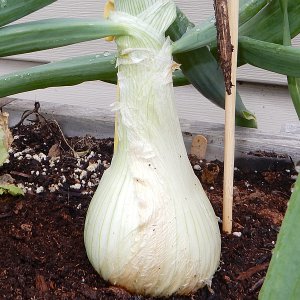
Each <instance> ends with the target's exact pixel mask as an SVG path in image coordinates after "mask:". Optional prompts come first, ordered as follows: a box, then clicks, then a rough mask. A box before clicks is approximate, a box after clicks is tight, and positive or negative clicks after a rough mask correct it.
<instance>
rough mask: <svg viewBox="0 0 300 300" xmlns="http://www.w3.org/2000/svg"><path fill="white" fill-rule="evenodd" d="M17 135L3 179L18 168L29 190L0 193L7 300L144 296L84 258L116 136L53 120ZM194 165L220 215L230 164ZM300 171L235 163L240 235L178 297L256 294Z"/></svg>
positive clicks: (0, 254)
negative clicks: (90, 212)
mask: <svg viewBox="0 0 300 300" xmlns="http://www.w3.org/2000/svg"><path fill="white" fill-rule="evenodd" d="M13 135H14V143H13V145H12V149H11V150H10V157H9V160H7V162H6V163H5V164H4V166H3V167H2V168H1V170H0V175H3V174H10V175H11V176H12V177H13V178H14V179H15V184H18V185H19V186H20V187H22V188H23V189H24V191H26V195H25V196H24V197H22V196H18V197H12V196H9V195H2V196H1V198H0V299H14V300H18V299H132V300H133V299H136V300H137V299H139V300H142V299H146V298H144V297H142V296H136V295H130V294H129V293H128V292H126V291H124V290H122V289H120V288H118V287H113V286H111V285H109V284H108V283H106V282H104V281H103V280H102V279H101V278H100V277H99V275H98V274H97V273H96V272H95V271H94V270H93V268H92V267H91V265H90V263H89V261H88V259H87V257H86V254H85V249H84V244H83V225H84V220H85V215H86V211H87V208H88V205H89V202H90V200H91V198H92V196H93V193H94V191H95V189H96V187H97V184H98V182H99V180H100V178H101V176H102V174H103V172H104V170H105V169H107V168H108V167H109V165H110V161H111V157H112V152H113V141H112V140H111V139H106V140H97V139H95V138H92V137H85V138H71V139H67V138H65V137H64V136H63V134H62V132H61V131H60V129H59V127H57V124H56V123H55V122H42V123H41V122H39V123H37V124H32V125H29V126H24V125H21V126H20V127H19V128H18V129H14V131H13ZM74 151H75V152H76V154H77V155H79V157H77V158H75V157H74ZM191 163H192V165H193V167H194V170H195V173H196V175H197V176H198V177H199V180H201V182H202V184H203V187H204V188H205V190H206V192H207V194H208V197H209V199H210V201H211V203H212V205H213V207H214V209H215V212H216V214H217V215H218V216H219V217H220V218H221V216H222V215H221V208H222V204H221V200H222V164H221V163H220V162H211V163H207V162H205V161H199V160H197V159H196V158H193V157H191ZM295 174H296V173H295V171H294V170H293V169H292V168H290V167H289V166H287V168H286V169H280V170H274V169H272V170H270V169H266V170H264V171H260V172H257V171H255V170H254V171H251V172H247V171H245V170H244V171H241V170H240V169H236V170H235V181H234V212H233V215H234V228H233V229H234V230H233V231H234V233H233V234H232V235H222V257H221V264H220V268H219V270H218V272H217V273H216V275H215V277H214V279H213V283H212V287H211V290H208V289H207V288H205V289H202V290H200V291H198V292H197V293H196V294H195V295H191V296H190V297H176V296H174V297H170V299H235V300H238V299H256V298H257V296H258V292H259V289H260V287H261V285H262V283H263V279H264V276H265V273H266V270H267V268H268V264H269V261H270V258H271V254H272V249H273V248H274V245H275V242H276V237H277V234H278V231H279V229H280V225H281V222H282V219H283V216H284V213H285V210H286V207H287V203H288V199H289V197H290V190H291V186H292V184H293V182H294V179H295Z"/></svg>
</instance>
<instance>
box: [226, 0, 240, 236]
mask: <svg viewBox="0 0 300 300" xmlns="http://www.w3.org/2000/svg"><path fill="white" fill-rule="evenodd" d="M227 3H228V17H229V28H230V35H231V44H232V45H233V53H232V60H231V83H232V85H233V86H232V87H231V94H230V95H228V93H227V92H226V96H225V146H224V147H225V149H224V182H223V231H224V232H226V233H231V232H232V204H233V175H234V149H235V137H234V135H235V101H236V70H237V52H238V51H237V50H238V17H239V0H228V2H227Z"/></svg>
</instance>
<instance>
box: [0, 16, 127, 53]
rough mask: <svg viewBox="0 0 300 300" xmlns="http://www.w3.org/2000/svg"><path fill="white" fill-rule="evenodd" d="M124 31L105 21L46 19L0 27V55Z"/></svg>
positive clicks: (41, 48) (119, 26)
mask: <svg viewBox="0 0 300 300" xmlns="http://www.w3.org/2000/svg"><path fill="white" fill-rule="evenodd" d="M124 34H128V30H127V27H126V26H122V25H121V24H116V23H114V22H111V21H108V20H100V21H99V20H95V19H48V20H42V21H34V22H28V23H23V24H17V25H10V26H6V27H3V28H0V57H4V56H9V55H15V54H21V53H28V52H33V51H39V50H45V49H51V48H56V47H61V46H66V45H71V44H75V43H79V42H84V41H90V40H95V39H100V38H103V37H106V36H110V35H114V36H119V35H124Z"/></svg>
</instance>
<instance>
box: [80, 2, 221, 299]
mask: <svg viewBox="0 0 300 300" xmlns="http://www.w3.org/2000/svg"><path fill="white" fill-rule="evenodd" d="M147 1H148V2H151V1H149V0H147ZM116 2H117V1H116ZM120 2H121V1H120ZM153 3H154V5H153V11H152V15H154V16H156V15H155V13H157V14H158V13H162V14H164V15H163V16H164V18H165V19H164V22H165V24H162V23H161V22H160V23H159V18H158V20H153V18H152V19H151V18H149V14H150V15H151V10H150V11H149V9H148V16H147V14H144V15H143V16H141V15H138V16H137V17H134V16H130V15H127V14H124V13H118V12H117V13H115V14H113V15H112V17H111V19H112V20H113V21H116V22H128V24H131V25H132V32H134V33H135V37H132V36H130V37H120V38H117V44H118V50H119V53H120V55H119V58H118V67H119V71H118V82H119V87H120V103H119V104H118V107H117V109H118V136H119V143H118V147H117V151H116V153H115V155H114V157H113V160H112V163H111V167H110V168H109V169H108V170H107V171H106V172H105V173H104V175H103V177H102V179H101V182H100V184H99V186H98V188H97V191H96V193H95V195H94V197H93V199H92V201H91V204H90V207H89V210H88V213H87V218H86V223H85V232H84V239H85V247H86V250H87V255H88V258H89V260H90V262H91V263H92V265H93V267H94V268H95V270H96V271H97V272H98V273H99V274H100V275H101V276H102V277H103V278H104V279H105V280H108V281H110V282H111V283H112V284H114V285H118V286H121V287H124V288H126V289H127V290H128V291H130V292H132V293H136V294H142V295H149V296H169V295H172V294H182V295H186V294H190V293H193V292H195V291H196V290H197V289H199V288H201V287H203V286H204V285H206V284H210V283H211V279H212V276H213V274H214V272H215V271H216V269H217V267H218V265H219V259H220V244H221V243H220V232H219V227H218V222H217V218H216V216H215V214H214V211H213V209H212V207H211V204H210V202H209V200H208V198H207V196H206V194H205V192H204V191H203V188H202V186H201V184H200V182H199V180H198V178H197V177H196V176H195V174H194V172H193V169H192V167H191V165H190V162H189V160H188V157H187V154H186V150H185V146H184V143H183V138H182V134H181V130H180V124H179V120H178V117H177V113H176V109H175V104H174V94H173V85H172V66H173V60H172V56H171V44H170V41H169V39H165V38H164V35H163V34H164V30H165V27H167V26H168V25H169V23H171V21H172V18H174V17H175V6H174V4H173V2H172V1H168V0H161V1H154V0H153ZM124 5H125V4H124ZM159 5H161V6H160V7H159ZM125 6H126V5H125ZM167 6H168V7H167ZM117 7H118V5H117ZM120 7H123V8H124V6H122V5H120ZM149 19H151V20H152V21H150V23H151V24H149V23H147V21H149ZM134 24H135V25H134Z"/></svg>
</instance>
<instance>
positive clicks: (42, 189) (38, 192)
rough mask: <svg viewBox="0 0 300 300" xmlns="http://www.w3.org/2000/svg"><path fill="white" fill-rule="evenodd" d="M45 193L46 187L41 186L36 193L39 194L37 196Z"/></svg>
mask: <svg viewBox="0 0 300 300" xmlns="http://www.w3.org/2000/svg"><path fill="white" fill-rule="evenodd" d="M43 191H44V187H42V186H39V187H37V188H36V193H37V194H40V193H42V192H43Z"/></svg>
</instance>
